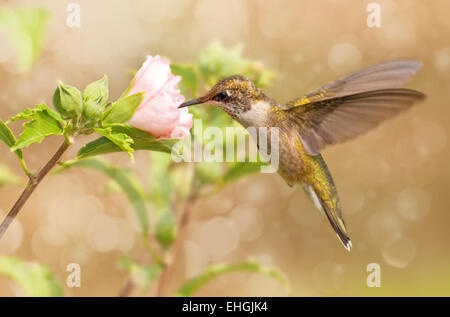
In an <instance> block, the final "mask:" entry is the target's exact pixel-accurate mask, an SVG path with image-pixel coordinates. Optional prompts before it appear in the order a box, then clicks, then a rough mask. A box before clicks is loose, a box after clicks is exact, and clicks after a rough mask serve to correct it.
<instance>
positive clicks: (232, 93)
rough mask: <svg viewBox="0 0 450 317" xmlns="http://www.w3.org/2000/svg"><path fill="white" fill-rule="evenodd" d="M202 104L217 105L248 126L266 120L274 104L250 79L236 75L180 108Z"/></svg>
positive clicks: (225, 79)
mask: <svg viewBox="0 0 450 317" xmlns="http://www.w3.org/2000/svg"><path fill="white" fill-rule="evenodd" d="M202 103H208V104H213V105H216V106H218V107H220V108H222V109H223V110H224V111H225V112H226V113H228V114H229V115H230V116H231V117H232V118H234V119H236V120H237V121H239V122H241V123H242V124H244V125H247V126H248V125H252V124H257V121H258V120H262V119H264V118H263V117H265V116H267V112H268V110H269V107H270V105H271V103H272V102H271V100H270V99H269V98H268V97H267V96H266V95H264V93H263V92H262V91H261V90H260V89H259V88H258V87H256V85H255V84H254V83H253V82H252V81H251V80H250V79H248V78H245V77H244V76H240V75H234V76H230V77H227V78H224V79H222V80H221V81H219V82H218V83H217V84H215V85H214V86H213V87H212V88H211V89H210V90H209V91H208V92H207V93H206V94H205V95H203V96H201V97H199V98H197V99H193V100H190V101H187V102H185V103H183V104H181V105H180V106H179V108H181V107H188V106H192V105H197V104H202Z"/></svg>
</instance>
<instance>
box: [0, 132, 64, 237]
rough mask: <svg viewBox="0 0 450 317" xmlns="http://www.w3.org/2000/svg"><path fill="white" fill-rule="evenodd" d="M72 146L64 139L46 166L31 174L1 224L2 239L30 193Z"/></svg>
mask: <svg viewBox="0 0 450 317" xmlns="http://www.w3.org/2000/svg"><path fill="white" fill-rule="evenodd" d="M69 146H70V143H69V142H67V140H65V141H64V143H63V144H61V146H60V147H59V149H58V151H56V153H55V154H54V155H53V156H52V158H51V159H50V160H49V161H48V162H47V164H45V166H44V167H43V168H42V169H41V170H40V171H39V173H38V174H37V175H30V176H29V180H28V184H27V187H25V189H24V191H23V192H22V195H20V197H19V199H17V201H16V203H15V204H14V206H13V207H12V208H11V210H10V211H9V213H8V215H7V216H6V218H5V219H4V220H3V222H2V223H1V224H0V239H1V238H2V237H3V235H4V234H5V232H6V230H7V229H8V227H9V225H10V224H11V223H12V222H13V220H14V219H15V218H16V216H17V214H18V213H19V211H20V210H21V209H22V207H23V205H24V204H25V203H26V201H27V200H28V198H29V197H30V195H31V194H32V193H33V191H34V190H35V189H36V187H37V186H38V185H39V183H40V182H41V180H42V179H43V178H44V177H45V176H46V175H47V174H48V172H50V170H51V169H52V168H53V167H54V166H55V165H56V164H57V163H58V161H59V160H60V158H61V156H62V155H63V153H64V152H65V151H66V150H67V148H68V147H69Z"/></svg>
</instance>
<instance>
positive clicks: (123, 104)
mask: <svg viewBox="0 0 450 317" xmlns="http://www.w3.org/2000/svg"><path fill="white" fill-rule="evenodd" d="M143 98H144V92H139V93H137V94H133V95H129V96H124V97H121V98H119V100H117V101H116V102H114V103H113V104H112V105H111V107H109V108H108V110H106V111H105V112H104V114H103V119H102V122H103V124H106V125H107V124H111V123H112V124H114V123H123V122H126V121H128V119H130V118H131V117H132V116H133V114H134V112H135V111H136V109H137V107H139V105H140V104H141V102H142V99H143Z"/></svg>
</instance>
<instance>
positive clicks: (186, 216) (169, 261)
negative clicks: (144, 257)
mask: <svg viewBox="0 0 450 317" xmlns="http://www.w3.org/2000/svg"><path fill="white" fill-rule="evenodd" d="M196 199H197V191H196V190H192V191H191V193H190V195H189V196H188V198H187V200H186V203H185V205H184V208H183V211H182V214H181V219H180V224H179V226H178V228H179V231H178V235H177V238H176V239H175V242H174V243H173V245H172V247H171V248H170V250H169V252H167V256H166V257H165V261H164V262H165V268H164V271H163V272H162V275H161V278H160V280H159V284H158V290H157V296H159V297H161V296H165V292H166V288H167V287H168V286H169V283H170V281H171V279H172V275H173V271H174V269H175V264H176V262H177V258H178V254H179V253H180V249H181V245H182V243H183V241H184V235H185V233H186V229H187V224H188V223H189V220H190V217H191V214H192V210H193V207H194V203H195V201H196Z"/></svg>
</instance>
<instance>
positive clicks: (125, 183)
mask: <svg viewBox="0 0 450 317" xmlns="http://www.w3.org/2000/svg"><path fill="white" fill-rule="evenodd" d="M62 166H63V169H66V168H69V167H75V166H82V167H89V168H92V169H95V170H97V171H100V172H102V173H104V174H105V175H107V176H109V177H110V178H111V179H113V180H114V181H115V182H116V183H117V184H118V185H119V186H120V188H121V189H122V191H123V192H124V193H125V195H126V196H127V198H128V200H129V201H130V203H131V205H132V206H133V208H134V211H135V213H136V216H137V218H138V220H139V223H140V225H141V230H142V233H143V235H144V236H147V235H148V227H149V224H148V217H147V208H146V206H145V197H144V190H143V188H142V185H141V184H140V182H139V181H138V180H137V179H136V178H135V177H134V176H133V174H132V173H130V172H129V171H128V170H125V169H123V168H119V167H115V166H113V165H111V164H108V163H107V162H105V161H103V160H100V159H98V158H88V159H81V160H78V159H75V160H73V161H69V162H65V163H63V164H62Z"/></svg>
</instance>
